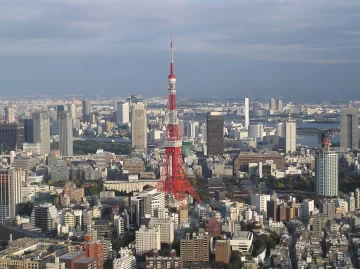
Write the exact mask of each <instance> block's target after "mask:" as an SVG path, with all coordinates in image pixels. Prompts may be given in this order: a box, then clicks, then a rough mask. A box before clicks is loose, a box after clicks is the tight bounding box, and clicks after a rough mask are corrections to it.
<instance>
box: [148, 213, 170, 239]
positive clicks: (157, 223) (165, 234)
mask: <svg viewBox="0 0 360 269" xmlns="http://www.w3.org/2000/svg"><path fill="white" fill-rule="evenodd" d="M156 227H158V228H159V229H160V243H166V244H171V243H172V242H173V241H174V221H173V220H172V219H170V218H167V219H154V218H152V219H151V220H150V222H149V228H150V229H153V228H156Z"/></svg>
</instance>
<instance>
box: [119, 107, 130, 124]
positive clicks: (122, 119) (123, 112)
mask: <svg viewBox="0 0 360 269" xmlns="http://www.w3.org/2000/svg"><path fill="white" fill-rule="evenodd" d="M116 107H117V110H116V122H117V123H118V124H126V123H129V112H130V111H129V102H118V103H117V105H116Z"/></svg>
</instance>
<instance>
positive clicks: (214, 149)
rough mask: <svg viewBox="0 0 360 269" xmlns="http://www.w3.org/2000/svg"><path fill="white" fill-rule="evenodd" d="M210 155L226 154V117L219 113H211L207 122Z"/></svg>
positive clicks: (208, 151)
mask: <svg viewBox="0 0 360 269" xmlns="http://www.w3.org/2000/svg"><path fill="white" fill-rule="evenodd" d="M206 137H207V143H206V145H207V153H208V155H212V156H213V155H223V153H224V117H223V116H222V115H221V114H220V113H218V112H210V113H209V114H208V115H207V121H206Z"/></svg>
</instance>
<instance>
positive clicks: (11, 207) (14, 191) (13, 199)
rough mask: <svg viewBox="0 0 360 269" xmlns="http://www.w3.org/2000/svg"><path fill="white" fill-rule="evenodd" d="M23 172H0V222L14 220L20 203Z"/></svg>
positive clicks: (14, 169) (11, 170)
mask: <svg viewBox="0 0 360 269" xmlns="http://www.w3.org/2000/svg"><path fill="white" fill-rule="evenodd" d="M24 177H25V173H24V171H23V170H21V169H19V168H10V169H4V170H0V220H1V221H5V220H6V219H7V218H15V217H16V216H17V214H18V212H19V205H20V203H21V202H22V179H23V178H24Z"/></svg>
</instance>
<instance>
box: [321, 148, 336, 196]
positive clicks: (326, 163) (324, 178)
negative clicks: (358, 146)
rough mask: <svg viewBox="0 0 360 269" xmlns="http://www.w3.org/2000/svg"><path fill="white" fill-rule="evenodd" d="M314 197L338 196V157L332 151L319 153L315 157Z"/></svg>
mask: <svg viewBox="0 0 360 269" xmlns="http://www.w3.org/2000/svg"><path fill="white" fill-rule="evenodd" d="M315 182H316V195H318V196H337V195H338V155H337V153H336V152H334V151H319V152H317V153H316V156H315Z"/></svg>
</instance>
